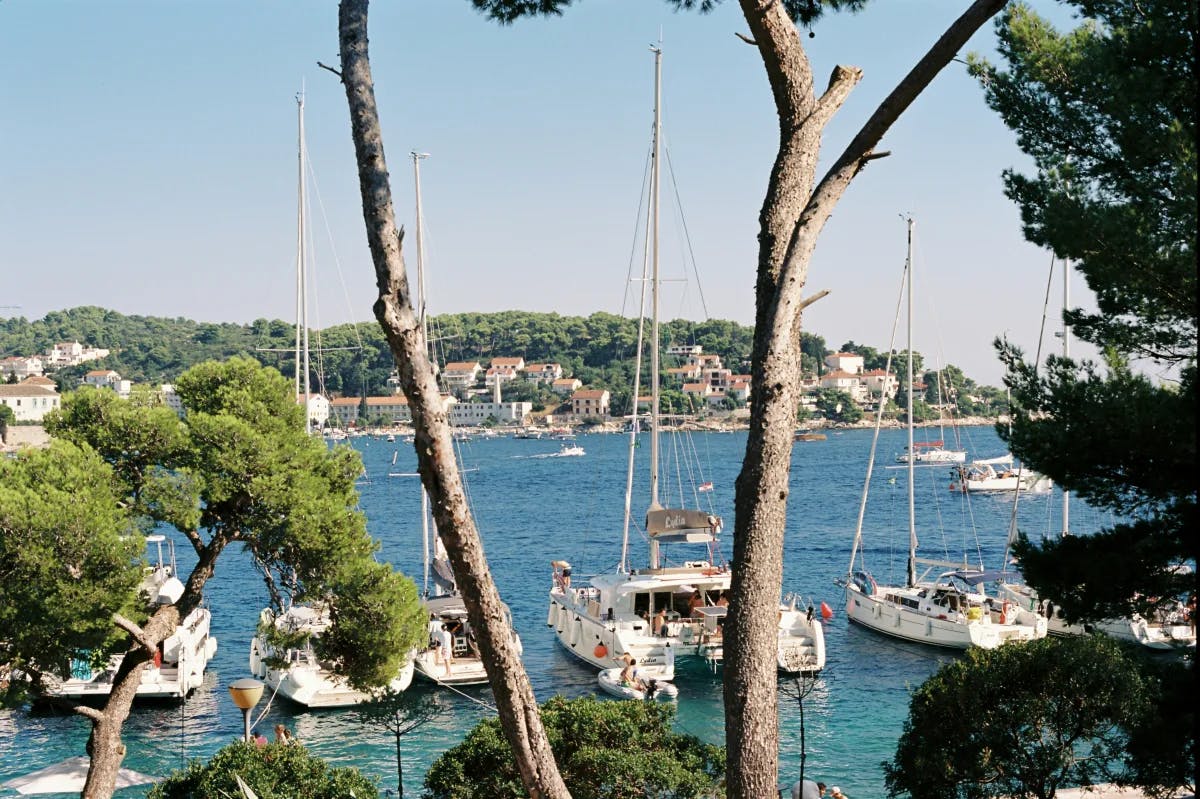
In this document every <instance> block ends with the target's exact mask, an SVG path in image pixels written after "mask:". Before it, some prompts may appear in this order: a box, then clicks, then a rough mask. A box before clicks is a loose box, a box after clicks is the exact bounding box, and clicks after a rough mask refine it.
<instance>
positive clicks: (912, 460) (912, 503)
mask: <svg viewBox="0 0 1200 799" xmlns="http://www.w3.org/2000/svg"><path fill="white" fill-rule="evenodd" d="M907 221H908V256H907V258H906V262H907V263H906V266H905V269H906V270H907V272H908V275H907V278H908V358H907V360H908V391H907V392H906V393H907V395H908V396H907V402H906V412H907V414H908V584H909V586H910V587H911V586H914V585H916V584H917V561H916V558H917V517H916V498H915V496H914V495H913V483H914V482H915V477H916V460H917V459H916V450H914V449H913V341H912V324H913V257H912V253H913V225H914V224H915V223H914V222H913V219H912V217H911V216H910V217H909V218H908V220H907Z"/></svg>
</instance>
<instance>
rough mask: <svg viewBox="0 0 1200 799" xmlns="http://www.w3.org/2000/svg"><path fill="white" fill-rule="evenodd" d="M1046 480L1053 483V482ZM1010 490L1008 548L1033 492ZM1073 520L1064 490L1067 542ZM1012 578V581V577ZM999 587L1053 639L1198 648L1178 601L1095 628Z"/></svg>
mask: <svg viewBox="0 0 1200 799" xmlns="http://www.w3.org/2000/svg"><path fill="white" fill-rule="evenodd" d="M1050 268H1051V270H1052V271H1053V269H1054V265H1053V261H1051V267H1050ZM1062 268H1063V329H1062V332H1061V333H1056V334H1055V335H1059V336H1061V337H1062V340H1063V350H1062V352H1063V358H1069V357H1071V328H1070V326H1069V325H1067V323H1066V312H1067V311H1068V310H1070V296H1071V294H1070V289H1071V282H1070V278H1071V270H1070V269H1069V268H1068V265H1067V263H1066V262H1065V261H1064V262H1063V264H1062ZM1024 476H1025V475H1024V474H1023V473H1022V472H1018V477H1022V478H1023V477H1024ZM1039 476H1040V475H1039ZM1045 479H1046V480H1049V478H1045ZM1009 490H1010V491H1012V494H1013V500H1014V501H1013V510H1012V517H1011V521H1010V524H1009V536H1008V547H1011V546H1012V544H1013V543H1014V542H1015V541H1016V536H1017V527H1016V518H1017V516H1016V503H1017V502H1019V501H1020V498H1021V495H1022V494H1023V493H1028V492H1029V488H1028V487H1027V486H1026V485H1025V484H1024V481H1023V480H1019V481H1018V482H1017V484H1016V485H1015V486H1012V487H1010V488H1009ZM1034 493H1036V492H1034ZM1070 518H1071V494H1070V492H1069V491H1066V490H1064V491H1063V492H1062V530H1061V533H1060V535H1062V536H1063V537H1064V538H1065V537H1066V536H1068V535H1070V534H1071V525H1070ZM1006 549H1007V547H1006ZM1005 560H1006V561H1007V560H1008V552H1007V551H1006V552H1005ZM1009 576H1010V577H1011V576H1012V575H1009ZM999 587H1000V592H1001V594H1002V595H1003V596H1005V597H1007V598H1009V599H1010V600H1012V601H1013V602H1016V603H1018V604H1020V605H1022V606H1023V607H1027V608H1029V609H1030V610H1033V611H1035V612H1037V613H1039V614H1041V615H1042V616H1043V617H1044V618H1045V619H1046V624H1047V626H1048V629H1049V632H1050V635H1054V636H1060V637H1066V636H1073V635H1087V634H1089V633H1092V632H1101V633H1104V634H1105V635H1108V636H1111V637H1113V638H1116V639H1118V640H1121V641H1127V642H1129V643H1134V644H1139V645H1141V646H1144V647H1146V648H1147V649H1154V650H1171V649H1188V648H1191V649H1195V647H1196V628H1195V627H1193V626H1192V623H1191V620H1190V615H1191V614H1189V612H1188V609H1187V607H1186V606H1185V605H1184V603H1183V602H1182V601H1179V600H1178V599H1177V600H1175V601H1174V602H1173V603H1171V604H1169V605H1168V606H1167V607H1165V608H1162V609H1161V610H1159V611H1158V613H1157V614H1155V616H1154V617H1153V618H1146V617H1144V616H1142V615H1141V614H1140V613H1134V614H1132V615H1131V616H1128V617H1125V618H1121V619H1103V620H1101V621H1099V622H1096V623H1094V624H1071V623H1069V622H1068V621H1067V620H1066V618H1064V617H1063V613H1062V608H1061V607H1059V606H1057V605H1055V604H1054V602H1052V601H1051V600H1049V599H1041V598H1040V597H1038V593H1037V591H1035V590H1034V589H1033V588H1032V587H1030V586H1028V585H1026V584H1024V583H1022V582H1017V581H1013V580H1007V579H1006V580H1005V581H1003V582H1001V583H1000V584H999Z"/></svg>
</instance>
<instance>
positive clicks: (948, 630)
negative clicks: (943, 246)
mask: <svg viewBox="0 0 1200 799" xmlns="http://www.w3.org/2000/svg"><path fill="white" fill-rule="evenodd" d="M913 225H914V223H913V220H912V219H911V218H910V219H908V220H907V228H908V257H907V258H906V259H905V267H904V268H905V283H906V294H907V298H908V352H912V351H913V349H912V345H913V341H912V316H913V315H912V305H913V292H912V285H913ZM885 369H886V370H889V371H890V369H891V356H890V355H889V356H888V363H887V366H886V367H885ZM907 377H908V382H907V385H908V386H912V385H913V364H912V359H911V358H910V359H908V375H907ZM905 393H906V395H907V397H908V408H907V418H908V424H907V431H908V447H907V452H908V453H919V452H921V451H922V449H921V448H919V447H918V446H916V445H915V444H914V442H913V392H912V391H911V390H910V391H906V392H905ZM882 418H883V407H882V404H881V405H880V408H879V409H878V410H877V413H876V417H875V436H874V438H873V439H872V441H871V450H870V455H869V456H868V460H867V477H866V482H865V483H864V485H863V493H862V498H861V500H860V504H859V510H858V524H857V529H856V531H855V534H854V543H853V545H852V547H851V550H850V568H849V573H848V574H847V575H846V577H845V578H844V579H842V580H840V581H839V582H840V583H841V584H842V585H843V587H844V588H845V590H846V616H847V618H849V619H850V621H852V622H854V623H856V624H860V625H862V626H864V627H867V628H869V629H871V630H874V631H875V632H878V633H882V634H884V635H889V636H892V637H894V638H902V639H905V640H908V641H916V642H919V643H923V644H930V645H933V646H942V647H950V648H954V649H966V648H968V647H972V646H978V647H983V648H987V649H991V648H995V647H997V646H1000V645H1001V644H1006V643H1010V642H1016V641H1030V640H1033V639H1035V638H1042V637H1044V636H1045V635H1046V620H1045V619H1043V618H1041V617H1040V616H1038V615H1037V614H1036V613H1033V612H1031V611H1030V610H1028V609H1026V608H1023V607H1021V606H1020V605H1018V604H1016V603H1012V602H1009V601H1006V600H1005V599H1003V598H1001V599H995V598H992V597H989V596H987V595H986V594H985V593H984V591H983V589H982V586H983V585H984V584H986V583H988V582H997V581H1000V580H1001V579H1003V574H1002V573H1000V572H985V571H983V570H982V568H978V569H976V568H971V567H969V566H967V564H966V563H965V555H964V563H962V564H956V563H951V562H947V561H935V560H927V559H921V558H918V557H917V525H916V514H915V500H914V478H915V473H916V472H915V469H914V467H915V465H916V464H917V462H918V459H917V458H915V457H914V458H907V459H906V462H907V464H908V468H907V471H908V562H907V569H906V580H905V582H904V584H903V585H888V586H881V585H878V584H877V583H876V582H875V578H874V577H872V576H871V574H870V572H868V571H867V570H866V568H865V567H864V566H863V565H862V557H863V552H862V541H863V518H864V514H865V511H866V505H867V494H868V490H869V488H870V485H871V475H872V472H873V469H874V463H875V451H876V447H877V445H878V441H879V429H880V424H881V422H882ZM932 443H935V444H938V445H939V447H940V444H941V442H932ZM925 451H929V449H928V448H926V449H925ZM856 561H857V562H858V564H859V565H858V567H857V568H856V566H855V564H856ZM918 565H921V566H923V567H925V569H926V571H925V573H924V574H922V575H918V574H917V567H918ZM935 568H942V569H950V571H945V572H942V573H941V574H940V576H938V577H937V578H936V579H933V580H930V579H928V575H929V573H930V571H932V570H933V569H935Z"/></svg>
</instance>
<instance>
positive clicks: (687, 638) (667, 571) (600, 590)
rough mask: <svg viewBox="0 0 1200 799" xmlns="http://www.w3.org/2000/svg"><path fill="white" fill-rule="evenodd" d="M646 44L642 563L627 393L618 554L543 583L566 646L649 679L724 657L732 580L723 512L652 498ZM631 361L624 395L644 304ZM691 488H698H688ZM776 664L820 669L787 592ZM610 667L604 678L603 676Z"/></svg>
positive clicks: (654, 206)
mask: <svg viewBox="0 0 1200 799" xmlns="http://www.w3.org/2000/svg"><path fill="white" fill-rule="evenodd" d="M651 50H652V52H653V53H654V80H655V84H654V85H655V88H654V95H655V101H654V134H653V156H652V158H651V170H652V171H651V178H650V191H651V203H650V219H651V228H650V235H649V236H648V239H649V240H650V241H651V242H652V244H650V246H649V250H650V252H649V265H650V269H651V270H652V274H651V280H649V281H643V282H642V286H643V298H644V293H645V288H646V286H647V285H648V286H649V288H650V291H651V298H652V299H651V334H650V344H649V346H650V361H651V367H650V372H651V377H650V385H651V392H650V397H651V402H650V411H649V415H648V420H647V421H648V422H649V441H650V453H649V466H650V469H649V472H650V473H649V489H650V505H649V509H648V510H647V512H646V517H645V534H646V536H647V537H648V538H649V549H650V551H649V564H648V567H647V568H640V569H631V568H629V557H628V554H629V525H630V521H631V518H632V515H631V503H632V493H633V482H634V462H635V458H634V454H635V449H636V447H637V443H638V442H637V432H636V431H638V430H639V429H642V428H643V427H644V425H642V424H639V419H638V413H639V409H638V404H637V403H636V402H635V403H634V408H633V418H632V422H631V424H630V433H629V451H628V459H627V473H626V481H625V504H624V532H623V536H622V546H621V561H620V564H619V565H618V566H617V569H616V570H615V571H612V572H608V573H603V574H598V575H596V576H594V577H592V578H591V579H590V580H589V581H588V582H587V583H586V584H575V583H572V581H571V567H570V564H569V562H568V561H565V560H561V561H554V563H553V567H554V568H553V582H552V585H551V589H550V593H549V612H548V615H547V617H546V624H547V626H549V627H551V628H552V629H553V630H554V633H555V637H556V639H557V640H558V642H559V644H561V645H562V646H563V647H564V648H565V649H566V650H567V652H569V653H570V654H572V655H574V656H575V657H577V658H579V659H580V660H583V661H584V662H586V663H588V664H590V665H592V666H594V667H596V668H598V669H601V670H608V669H615V668H619V667H622V666H624V665H625V662H626V659H627V658H632V659H634V660H636V661H637V669H638V673H639V676H640V678H641V679H642V680H643V681H648V680H650V679H653V680H655V681H656V682H657V683H662V682H664V681H669V680H671V679H673V678H674V676H675V659H676V658H677V657H679V658H699V659H703V660H704V661H706V662H707V663H710V664H713V665H715V664H717V663H720V662H721V660H722V659H723V648H722V647H723V635H722V633H723V629H722V625H723V623H724V617H725V615H726V612H727V600H726V592H727V591H728V590H729V587H730V582H731V577H732V575H731V572H730V568H729V566H728V565H727V564H726V563H724V562H718V557H717V555H718V552H717V540H718V536H719V535H720V533H721V530H722V528H723V526H724V522H723V520H722V519H721V518H720V517H719V516H717V515H715V514H712V513H709V512H708V511H706V510H702V509H696V508H683V507H664V506H663V505H662V504H661V503H660V501H659V466H660V464H659V435H660V432H661V429H662V419H661V417H660V414H659V407H660V404H659V403H660V387H659V372H660V370H659V350H660V334H659V318H658V317H659V314H658V308H659V286H660V282H661V281H660V279H659V252H658V218H659V216H658V208H659V183H660V181H659V171H660V164H661V160H662V159H661V135H662V123H661V113H660V111H661V102H660V100H661V86H662V50H661V49H659V48H651ZM639 318H640V319H641V320H642V321H641V322H639V328H638V331H639V332H638V344H639V346H638V357H637V364H638V367H637V369H636V370H635V376H634V385H633V394H632V396H633V397H639V396H641V384H640V381H641V362H642V357H641V356H642V342H643V340H644V335H643V333H644V320H645V314H644V313H639ZM699 490H700V489H699V488H697V492H698V491H699ZM668 543H672V544H691V545H702V546H704V547H706V548H707V552H706V553H705V556H703V557H698V558H696V559H693V560H687V561H684V562H683V564H682V565H680V566H666V565H664V563H663V560H662V557H661V551H660V550H661V546H662V545H663V544H668ZM776 659H777V665H778V667H779V668H780V669H781V670H784V671H787V672H794V673H800V672H807V673H816V672H819V671H820V670H821V669H822V668H823V667H824V665H825V639H824V632H823V630H822V627H821V622H820V620H819V619H818V618H817V617H816V616H815V614H813V613H812V611H811V609H806V608H805V607H803V606H798V603H797V601H796V600H795V599H792V600H791V601H789V602H788V603H786V604H781V606H780V609H779V627H778V645H777V653H776ZM611 677H612V672H609V673H608V675H607V676H606V678H605V679H607V680H608V681H609V682H611V681H612V680H611ZM605 689H606V690H608V688H607V686H605Z"/></svg>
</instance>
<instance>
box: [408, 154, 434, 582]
mask: <svg viewBox="0 0 1200 799" xmlns="http://www.w3.org/2000/svg"><path fill="white" fill-rule="evenodd" d="M410 155H411V156H412V162H413V185H414V186H415V187H416V194H417V202H416V207H417V318H418V319H419V320H420V322H421V338H422V339H423V340H424V341H425V342H428V341H429V319H428V317H426V315H425V245H424V239H423V237H422V236H423V233H422V230H421V228H422V227H423V226H424V222H423V220H422V219H421V160H422V159H424V158H428V157H429V153H418V152H416V151H415V150H414V151H413V152H412V153H410ZM426 346H428V343H426ZM429 532H430V531H429V494H427V493H426V492H425V489H424V488H422V489H421V556H422V557H421V560H422V561H423V563H424V569H425V571H424V583H423V585H422V589H421V590H422V593H423V594H424V596H425V598H426V599H428V598H429V554H430V552H429V550H430V535H429Z"/></svg>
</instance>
